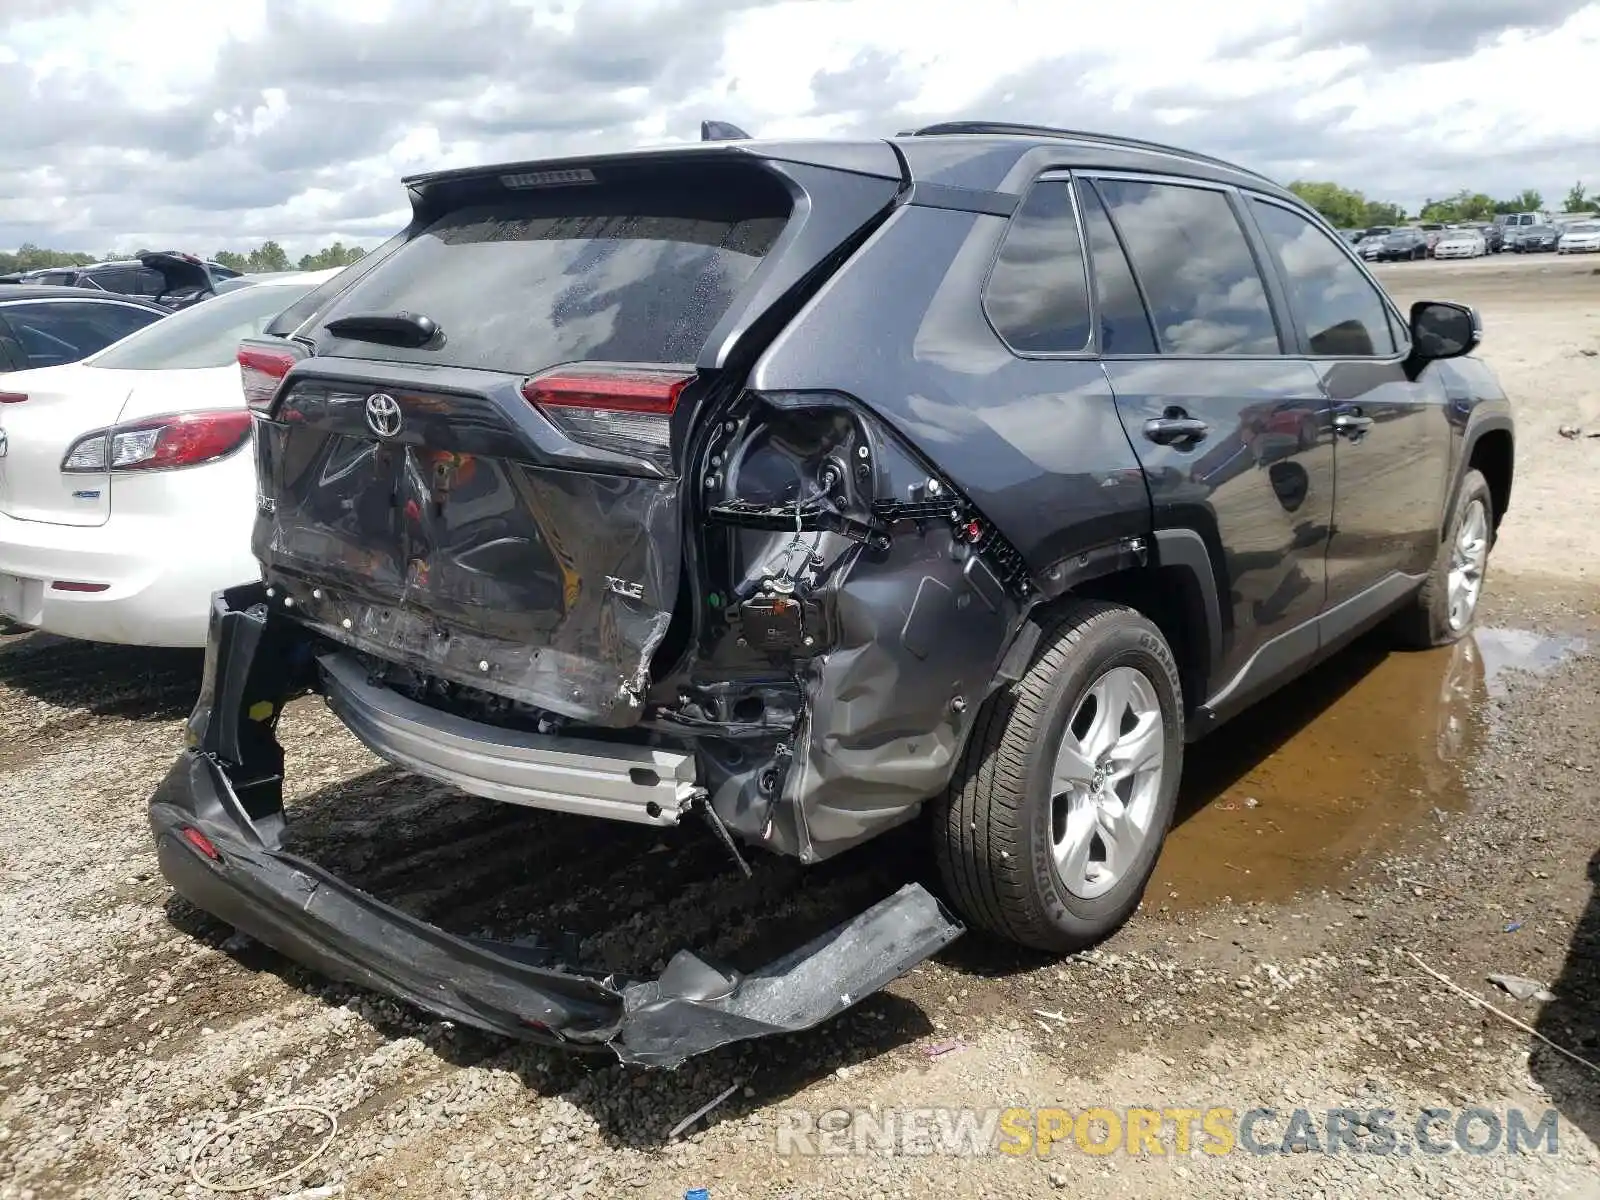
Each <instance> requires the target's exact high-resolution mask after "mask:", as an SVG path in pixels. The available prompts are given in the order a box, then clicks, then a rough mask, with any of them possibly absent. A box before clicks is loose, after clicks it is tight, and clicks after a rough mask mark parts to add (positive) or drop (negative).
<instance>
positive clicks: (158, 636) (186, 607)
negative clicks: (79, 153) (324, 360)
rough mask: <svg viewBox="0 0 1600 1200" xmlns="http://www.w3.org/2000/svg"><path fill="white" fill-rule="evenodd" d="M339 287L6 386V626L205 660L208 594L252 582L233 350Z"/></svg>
mask: <svg viewBox="0 0 1600 1200" xmlns="http://www.w3.org/2000/svg"><path fill="white" fill-rule="evenodd" d="M334 273H335V272H332V271H327V272H319V273H317V274H315V275H305V276H300V277H299V278H297V279H286V280H280V281H275V282H272V283H261V284H257V285H255V286H252V287H248V288H244V289H242V290H240V291H238V292H235V293H232V294H230V295H225V296H219V297H217V298H216V299H215V300H211V301H207V302H206V303H205V304H201V305H197V306H195V307H192V308H189V309H186V310H185V311H183V312H179V313H174V314H172V315H171V316H166V317H165V318H164V319H161V320H158V321H157V322H156V323H155V324H153V325H150V326H149V327H148V328H144V329H142V330H140V331H139V332H135V333H133V334H132V335H131V336H129V337H127V338H126V339H124V340H122V341H120V342H118V343H117V344H116V345H114V346H111V347H110V348H109V349H106V350H103V351H101V352H100V353H98V354H95V355H93V356H91V357H89V358H87V359H85V360H84V361H82V362H78V363H74V364H72V365H69V366H53V367H44V368H42V369H39V370H30V371H20V372H17V373H15V374H12V375H9V376H6V377H4V379H3V380H0V388H3V389H4V392H3V393H0V401H4V403H0V446H3V447H4V454H3V455H0V617H6V618H9V619H10V620H12V621H16V622H18V623H20V624H23V625H28V626H32V627H34V628H37V629H43V630H47V631H48V632H51V633H58V634H65V635H66V636H68V637H77V638H87V639H89V640H91V641H100V642H125V643H131V644H135V645H147V646H201V645H204V643H205V635H206V625H207V620H208V614H209V612H210V602H211V594H212V592H214V591H215V590H217V589H218V588H221V587H225V586H229V585H231V584H233V583H236V582H238V580H239V578H240V572H241V571H243V572H245V573H247V574H248V573H249V572H250V571H251V570H253V569H254V568H253V566H252V564H253V563H254V559H253V558H252V557H251V554H250V525H251V520H252V518H253V517H254V515H255V494H256V489H255V470H254V465H253V463H252V460H251V457H250V455H249V454H246V453H241V451H242V450H243V448H244V447H245V446H246V445H247V444H248V443H249V441H250V413H249V411H248V410H247V409H246V408H245V405H244V399H243V397H242V395H241V394H240V390H239V389H240V383H239V366H238V362H237V357H238V349H239V342H240V339H242V338H244V337H247V336H250V335H252V334H256V333H259V332H260V331H261V330H262V328H264V327H265V326H266V324H267V323H268V322H269V321H271V320H272V318H273V317H275V316H277V314H278V313H279V312H281V311H282V310H283V309H284V308H286V307H288V306H289V305H290V304H292V303H294V301H296V300H297V299H299V298H301V297H302V296H304V295H305V294H306V293H307V292H309V291H310V290H311V288H312V287H313V286H314V285H315V284H316V283H318V282H320V281H321V280H323V279H326V278H327V277H329V276H331V275H333V274H334ZM52 290H54V289H52ZM71 294H72V295H74V296H75V297H76V298H75V299H74V300H72V301H70V303H75V304H97V305H107V304H110V303H113V302H111V301H109V300H89V299H87V298H84V296H83V293H82V292H74V293H71ZM125 307H133V306H125ZM151 307H152V308H153V307H154V306H151ZM3 311H4V310H3V309H0V312H3ZM136 311H137V312H139V313H140V314H142V315H147V316H149V317H151V318H152V319H154V318H157V317H161V316H162V310H160V309H155V310H154V312H148V311H147V310H145V309H142V308H141V309H137V310H136ZM147 324H148V323H147Z"/></svg>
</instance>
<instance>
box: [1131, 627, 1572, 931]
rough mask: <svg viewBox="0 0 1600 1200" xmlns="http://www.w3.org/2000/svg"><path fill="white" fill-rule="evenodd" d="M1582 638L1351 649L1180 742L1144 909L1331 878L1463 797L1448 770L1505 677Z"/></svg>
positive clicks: (1466, 754)
mask: <svg viewBox="0 0 1600 1200" xmlns="http://www.w3.org/2000/svg"><path fill="white" fill-rule="evenodd" d="M1584 648H1585V647H1584V643H1583V642H1582V641H1579V640H1576V639H1570V638H1549V637H1542V636H1540V635H1538V634H1533V633H1529V632H1526V631H1524V630H1517V629H1480V630H1477V631H1475V632H1474V633H1473V634H1472V635H1471V636H1470V637H1468V638H1466V639H1464V640H1462V641H1460V642H1458V643H1456V644H1455V645H1454V646H1451V647H1448V648H1445V649H1440V650H1432V651H1427V652H1425V653H1410V654H1407V653H1389V652H1387V647H1386V646H1385V645H1384V644H1383V643H1382V642H1381V641H1379V640H1376V639H1371V640H1368V641H1364V642H1362V643H1359V644H1357V645H1355V646H1352V647H1351V648H1350V649H1349V650H1347V651H1346V652H1344V653H1342V654H1339V655H1337V656H1335V657H1334V658H1333V659H1332V660H1330V661H1329V662H1328V663H1326V664H1324V665H1323V666H1321V667H1319V668H1318V669H1317V670H1315V671H1313V672H1311V673H1310V674H1308V675H1307V676H1306V677H1305V678H1303V679H1300V680H1297V681H1296V682H1295V683H1293V684H1291V685H1289V686H1288V687H1286V688H1285V689H1284V690H1283V691H1281V692H1279V693H1277V694H1276V695H1274V696H1272V697H1271V698H1269V699H1267V700H1266V701H1265V702H1264V703H1262V704H1260V705H1257V706H1256V708H1255V709H1253V710H1252V711H1249V712H1246V713H1244V714H1243V715H1241V716H1239V717H1238V718H1236V719H1235V720H1234V721H1232V722H1230V723H1229V724H1228V725H1226V726H1224V727H1223V728H1222V729H1220V730H1219V731H1218V732H1217V733H1215V734H1213V735H1212V736H1211V737H1209V738H1207V739H1205V740H1204V741H1202V742H1199V743H1197V744H1196V745H1193V746H1190V747H1189V748H1188V751H1187V755H1186V761H1185V763H1184V783H1183V790H1182V792H1181V793H1180V795H1179V799H1178V815H1177V819H1176V823H1175V825H1174V827H1173V830H1172V833H1171V834H1170V835H1169V837H1168V839H1167V845H1166V848H1165V850H1164V851H1163V852H1162V856H1161V862H1160V864H1159V865H1158V866H1157V868H1156V874H1155V877H1154V879H1153V880H1152V881H1151V884H1150V888H1149V890H1148V891H1147V892H1146V899H1145V903H1146V906H1147V908H1150V909H1160V908H1162V907H1166V908H1167V909H1169V910H1178V909H1186V908H1194V907H1197V906H1203V905H1206V904H1212V903H1216V902H1218V901H1222V900H1225V899H1232V900H1236V901H1243V900H1282V899H1287V898H1289V897H1290V896H1293V895H1295V894H1296V893H1298V892H1301V891H1305V890H1307V889H1311V888H1317V887H1322V886H1325V885H1328V884H1330V883H1333V882H1335V881H1337V880H1338V879H1339V878H1341V877H1342V876H1343V875H1344V874H1346V873H1347V872H1348V871H1349V870H1350V869H1351V868H1352V867H1354V866H1357V865H1359V864H1360V862H1361V860H1362V859H1363V858H1364V857H1365V856H1367V855H1370V854H1372V853H1374V852H1375V851H1379V850H1382V849H1384V848H1386V847H1388V846H1389V845H1391V844H1393V843H1394V842H1396V841H1397V840H1398V838H1399V837H1400V836H1401V835H1403V834H1404V833H1406V832H1407V831H1415V830H1422V831H1424V832H1423V834H1422V836H1426V832H1425V831H1426V830H1427V829H1428V828H1429V827H1434V828H1437V827H1438V825H1439V823H1440V821H1439V818H1440V814H1448V813H1450V812H1452V811H1456V810H1459V809H1461V808H1463V807H1464V806H1465V804H1466V802H1467V791H1466V786H1465V782H1464V770H1465V768H1466V767H1467V766H1468V765H1469V764H1470V762H1471V760H1472V756H1473V754H1474V753H1475V752H1476V751H1477V750H1478V749H1479V748H1480V747H1481V745H1482V742H1483V739H1484V735H1485V734H1486V733H1487V732H1488V730H1489V728H1490V723H1491V721H1492V719H1493V718H1492V709H1493V706H1492V705H1491V703H1490V701H1491V700H1492V699H1493V698H1494V697H1495V696H1497V695H1499V694H1501V693H1502V692H1503V690H1504V688H1505V685H1506V682H1507V676H1508V673H1510V672H1514V671H1530V672H1534V673H1543V672H1546V671H1548V670H1550V669H1551V668H1552V667H1554V666H1556V665H1558V664H1559V663H1560V662H1562V661H1563V660H1564V659H1565V658H1567V657H1569V656H1570V655H1572V654H1575V653H1578V652H1581V651H1582V650H1583V649H1584Z"/></svg>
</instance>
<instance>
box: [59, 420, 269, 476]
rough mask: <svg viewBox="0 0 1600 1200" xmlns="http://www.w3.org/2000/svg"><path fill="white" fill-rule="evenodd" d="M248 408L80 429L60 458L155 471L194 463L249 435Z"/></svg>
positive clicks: (79, 464)
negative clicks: (75, 439)
mask: <svg viewBox="0 0 1600 1200" xmlns="http://www.w3.org/2000/svg"><path fill="white" fill-rule="evenodd" d="M253 420H254V418H253V417H252V416H251V414H250V412H249V410H247V409H242V408H227V409H222V410H219V411H213V412H194V413H177V414H175V415H173V416H170V417H152V418H150V419H148V420H144V421H136V422H133V423H132V424H128V425H117V426H114V427H112V428H111V429H97V430H95V431H94V432H93V433H87V434H84V436H83V437H81V438H79V439H78V440H77V441H76V442H74V443H73V444H72V446H71V447H70V448H69V449H68V450H67V455H66V457H65V458H64V459H62V461H61V469H62V470H63V471H65V472H69V473H71V472H80V471H89V472H97V473H102V472H106V471H158V470H169V469H172V468H175V467H196V466H200V465H201V464H202V463H208V462H214V461H215V460H217V459H219V458H225V457H226V456H227V455H229V454H232V453H233V452H234V451H235V450H237V449H238V448H239V447H240V446H242V445H244V444H245V442H247V441H249V440H250V428H251V422H252V421H253Z"/></svg>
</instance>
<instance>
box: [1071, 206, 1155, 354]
mask: <svg viewBox="0 0 1600 1200" xmlns="http://www.w3.org/2000/svg"><path fill="white" fill-rule="evenodd" d="M1078 201H1079V204H1080V206H1081V208H1082V211H1083V230H1084V234H1085V235H1086V236H1087V237H1088V239H1089V254H1090V256H1091V261H1092V262H1093V263H1094V288H1095V299H1096V300H1097V301H1098V302H1099V304H1098V308H1099V312H1100V352H1101V353H1102V354H1154V353H1155V352H1156V335H1155V333H1154V332H1153V331H1152V330H1151V328H1150V314H1149V313H1147V312H1146V311H1145V308H1144V298H1143V297H1142V296H1140V295H1139V285H1138V284H1136V283H1135V282H1134V280H1133V272H1132V271H1131V270H1130V269H1129V268H1128V256H1127V255H1126V254H1124V253H1123V251H1122V243H1121V242H1119V241H1118V240H1117V231H1116V230H1115V229H1113V228H1112V227H1111V219H1110V218H1109V217H1107V216H1106V210H1105V206H1104V205H1103V204H1101V203H1100V197H1099V195H1097V194H1096V192H1095V190H1094V188H1092V187H1090V186H1089V185H1088V184H1084V185H1083V186H1082V187H1080V188H1079V189H1078Z"/></svg>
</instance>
